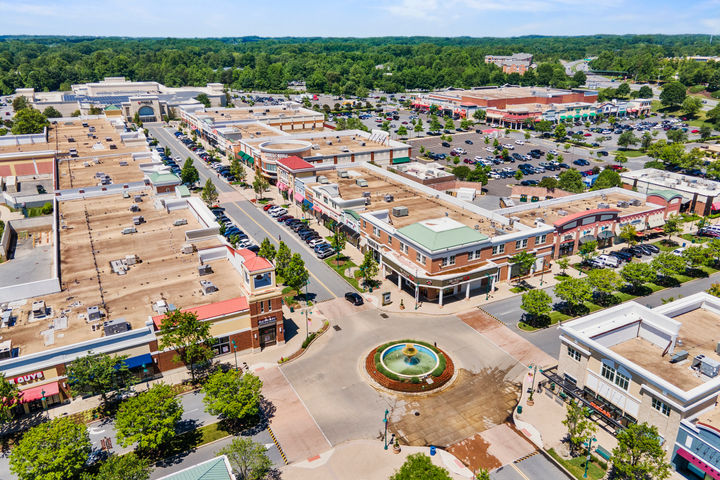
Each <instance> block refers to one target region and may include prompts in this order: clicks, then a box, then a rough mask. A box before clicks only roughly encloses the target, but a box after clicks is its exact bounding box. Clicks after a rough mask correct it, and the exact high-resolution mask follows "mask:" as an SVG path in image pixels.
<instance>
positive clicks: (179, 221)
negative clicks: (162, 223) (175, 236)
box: [173, 218, 187, 227]
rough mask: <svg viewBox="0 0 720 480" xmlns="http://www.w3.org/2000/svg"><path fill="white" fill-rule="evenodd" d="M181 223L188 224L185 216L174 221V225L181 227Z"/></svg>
mask: <svg viewBox="0 0 720 480" xmlns="http://www.w3.org/2000/svg"><path fill="white" fill-rule="evenodd" d="M180 225H187V220H186V219H184V218H181V219H180V220H175V221H174V222H173V226H175V227H179V226H180Z"/></svg>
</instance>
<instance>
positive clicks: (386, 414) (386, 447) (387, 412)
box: [383, 409, 390, 450]
mask: <svg viewBox="0 0 720 480" xmlns="http://www.w3.org/2000/svg"><path fill="white" fill-rule="evenodd" d="M389 413H390V412H389V411H388V409H385V418H383V423H384V424H385V437H384V439H383V441H384V442H385V450H387V449H388V441H387V426H388V414H389Z"/></svg>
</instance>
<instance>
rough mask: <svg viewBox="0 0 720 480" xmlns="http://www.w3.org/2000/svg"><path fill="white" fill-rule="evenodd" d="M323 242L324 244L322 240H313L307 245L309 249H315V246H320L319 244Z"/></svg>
mask: <svg viewBox="0 0 720 480" xmlns="http://www.w3.org/2000/svg"><path fill="white" fill-rule="evenodd" d="M324 242H325V240H324V239H322V238H316V239H315V240H311V241H310V243H308V245H310V246H311V247H315V246H316V245H320V244H321V243H324Z"/></svg>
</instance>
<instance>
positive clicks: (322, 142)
mask: <svg viewBox="0 0 720 480" xmlns="http://www.w3.org/2000/svg"><path fill="white" fill-rule="evenodd" d="M293 133H298V132H293ZM286 139H287V140H302V141H306V142H309V143H310V144H312V145H313V148H312V151H311V153H310V154H309V157H310V158H312V157H316V156H330V155H348V154H350V153H362V152H373V151H377V150H388V149H390V148H392V147H390V146H388V145H385V144H383V143H381V142H378V141H374V140H371V139H370V138H368V137H365V136H362V135H359V134H358V135H338V134H337V133H336V132H335V131H334V130H327V131H324V132H322V133H320V132H319V133H317V134H315V135H292V134H291V135H288V136H287V137H286ZM267 141H272V142H273V147H274V148H283V145H284V144H283V137H275V138H272V139H270V138H257V139H250V140H245V143H247V144H248V145H250V146H251V147H253V148H259V147H260V144H262V143H264V142H267ZM285 146H286V147H287V148H296V147H297V146H298V145H296V144H292V143H288V144H287V145H285ZM316 147H317V148H316Z"/></svg>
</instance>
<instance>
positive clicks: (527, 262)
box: [509, 250, 536, 277]
mask: <svg viewBox="0 0 720 480" xmlns="http://www.w3.org/2000/svg"><path fill="white" fill-rule="evenodd" d="M535 260H536V258H535V254H533V253H530V252H528V251H526V250H523V251H521V252H518V253H516V254H515V255H513V256H512V257H510V259H509V261H510V265H512V266H513V267H515V268H514V269H513V270H514V273H517V276H520V277H524V276H525V275H527V274H528V273H530V269H531V268H532V267H533V265H535Z"/></svg>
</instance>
